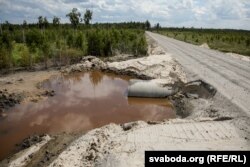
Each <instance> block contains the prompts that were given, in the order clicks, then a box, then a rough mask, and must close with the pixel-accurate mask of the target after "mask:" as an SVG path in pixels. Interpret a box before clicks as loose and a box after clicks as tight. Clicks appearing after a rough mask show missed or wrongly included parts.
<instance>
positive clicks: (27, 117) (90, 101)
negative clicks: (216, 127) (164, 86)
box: [0, 71, 176, 159]
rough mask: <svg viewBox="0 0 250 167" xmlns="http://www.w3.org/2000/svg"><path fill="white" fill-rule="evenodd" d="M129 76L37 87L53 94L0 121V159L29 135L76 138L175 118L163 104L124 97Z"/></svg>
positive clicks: (87, 76) (71, 79)
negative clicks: (96, 130)
mask: <svg viewBox="0 0 250 167" xmlns="http://www.w3.org/2000/svg"><path fill="white" fill-rule="evenodd" d="M129 79H130V78H129V77H120V76H117V75H113V74H107V73H101V72H98V71H94V72H88V73H77V74H73V75H70V76H57V77H54V78H53V79H51V80H49V81H46V82H45V83H43V87H45V88H46V89H50V90H51V89H52V90H55V92H56V95H55V96H54V97H49V98H48V99H47V100H44V101H41V102H38V103H32V102H30V103H25V104H21V105H16V106H15V107H14V108H12V109H11V110H9V111H8V117H7V118H5V119H2V120H0V143H1V149H0V159H3V158H5V157H6V156H8V155H10V153H12V152H13V150H14V149H15V144H17V143H20V142H21V141H22V140H23V139H24V138H26V137H28V136H30V135H33V134H43V133H48V134H57V133H62V132H66V133H79V132H86V131H88V130H91V129H94V128H98V127H101V126H103V125H106V124H109V123H126V122H131V121H137V120H145V121H148V120H150V121H160V120H163V119H169V118H175V117H176V115H175V112H174V111H173V107H172V105H171V104H170V103H169V102H168V101H167V100H165V99H141V98H140V99H138V98H127V96H126V89H127V87H128V80H129Z"/></svg>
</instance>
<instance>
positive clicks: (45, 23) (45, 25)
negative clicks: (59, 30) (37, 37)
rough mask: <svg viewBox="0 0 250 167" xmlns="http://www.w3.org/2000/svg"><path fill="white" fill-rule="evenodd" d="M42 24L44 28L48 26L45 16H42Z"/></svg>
mask: <svg viewBox="0 0 250 167" xmlns="http://www.w3.org/2000/svg"><path fill="white" fill-rule="evenodd" d="M43 26H44V28H47V27H48V26H49V21H48V20H47V17H44V18H43Z"/></svg>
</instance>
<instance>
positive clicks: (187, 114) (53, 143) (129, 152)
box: [0, 43, 250, 167]
mask: <svg viewBox="0 0 250 167" xmlns="http://www.w3.org/2000/svg"><path fill="white" fill-rule="evenodd" d="M150 48H151V49H152V48H155V49H152V50H150V49H149V53H150V54H151V55H150V56H149V57H145V58H138V59H133V60H127V61H121V62H113V63H104V62H102V61H101V60H99V59H96V58H93V57H87V58H84V59H83V60H82V62H81V63H79V64H76V65H73V66H70V67H67V68H64V69H62V72H64V73H71V72H74V71H84V70H91V69H96V68H97V69H101V70H108V71H113V72H117V73H120V74H131V75H135V76H139V77H140V76H141V78H148V79H149V78H151V79H156V80H159V79H160V82H161V83H165V84H169V83H176V82H180V81H181V82H183V83H185V82H186V81H187V80H193V79H194V78H192V77H191V78H190V77H188V78H186V75H185V73H184V71H183V69H182V67H181V66H180V65H179V64H178V63H177V62H176V60H175V59H173V57H172V56H171V55H170V54H167V53H165V52H163V50H162V49H161V48H160V47H159V46H156V45H155V44H154V43H152V45H151V47H150ZM155 53H157V54H155ZM152 54H153V55H152ZM154 54H155V55H154ZM93 64H94V65H93ZM96 64H97V65H98V66H96ZM124 71H125V72H124ZM21 74H22V75H21ZM24 74H25V75H24ZM54 74H58V72H57V71H51V72H49V73H48V72H36V73H33V74H31V73H28V72H22V73H20V74H14V75H10V76H6V77H3V78H1V84H2V85H3V86H6V87H5V88H6V89H8V90H10V91H16V90H18V91H27V92H29V91H31V92H36V93H39V92H40V90H39V89H38V88H37V87H36V86H35V85H37V83H39V82H41V81H42V80H44V79H48V78H49V77H50V76H52V75H54ZM26 75H27V77H26ZM19 78H23V80H24V81H23V82H24V83H19V81H17V80H18V79H19ZM6 81H10V82H13V83H14V84H13V85H11V84H10V85H7V84H6ZM28 81H30V82H32V83H26V82H28ZM15 84H16V85H17V88H15V86H14V85H15ZM7 86H9V87H7ZM18 88H19V89H18ZM22 88H24V89H22ZM30 88H31V89H30ZM15 89H16V90H15ZM182 93H183V92H179V93H178V94H176V95H175V96H173V97H171V98H170V100H172V101H173V103H174V105H175V106H176V110H177V112H182V113H179V115H180V118H178V119H173V120H168V121H162V122H143V121H138V122H132V123H126V124H123V125H116V124H110V125H107V126H104V127H102V128H99V129H94V130H91V131H89V132H88V133H87V134H80V135H79V134H78V135H68V136H67V135H65V134H64V135H61V136H57V137H51V138H52V139H51V140H50V141H48V143H47V144H45V145H43V146H42V147H41V148H40V150H38V151H37V152H33V153H32V156H29V154H27V151H23V152H22V153H20V154H18V156H14V158H12V159H9V160H5V161H3V162H2V163H0V166H1V165H2V166H8V165H10V164H13V162H16V160H17V158H18V157H19V158H20V157H27V156H28V158H27V159H28V160H27V161H26V164H25V165H23V166H51V167H55V166H58V167H59V166H60V167H61V166H65V167H66V166H83V167H87V166H90V167H92V166H100V167H101V166H105V167H106V166H116V167H126V166H138V167H139V166H144V151H145V150H249V149H250V118H249V116H248V115H246V114H244V112H242V111H241V109H239V108H238V107H237V106H235V105H234V104H232V103H231V102H230V100H227V99H226V98H225V97H224V96H223V95H221V93H220V92H217V93H216V94H215V96H213V97H208V98H199V97H198V98H197V97H185V95H184V94H182ZM181 118H182V119H181Z"/></svg>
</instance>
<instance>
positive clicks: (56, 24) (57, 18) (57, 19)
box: [53, 16, 60, 27]
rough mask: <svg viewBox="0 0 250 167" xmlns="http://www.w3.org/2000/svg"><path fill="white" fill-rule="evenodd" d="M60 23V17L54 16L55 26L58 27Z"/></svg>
mask: <svg viewBox="0 0 250 167" xmlns="http://www.w3.org/2000/svg"><path fill="white" fill-rule="evenodd" d="M59 24H60V18H59V17H56V16H54V18H53V25H54V26H55V27H57V26H58V25H59Z"/></svg>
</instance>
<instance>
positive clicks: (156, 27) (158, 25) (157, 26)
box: [155, 23, 161, 32]
mask: <svg viewBox="0 0 250 167" xmlns="http://www.w3.org/2000/svg"><path fill="white" fill-rule="evenodd" d="M160 28H161V26H160V23H157V24H156V25H155V29H156V31H157V32H159V29H160Z"/></svg>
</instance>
